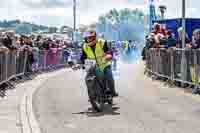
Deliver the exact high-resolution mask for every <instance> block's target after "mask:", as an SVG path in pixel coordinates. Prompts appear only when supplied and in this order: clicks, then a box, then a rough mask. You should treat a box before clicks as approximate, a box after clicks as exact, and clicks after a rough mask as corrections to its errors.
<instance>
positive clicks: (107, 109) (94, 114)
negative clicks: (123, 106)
mask: <svg viewBox="0 0 200 133" xmlns="http://www.w3.org/2000/svg"><path fill="white" fill-rule="evenodd" d="M119 109H120V108H119V107H110V106H109V105H105V107H104V110H103V112H96V111H95V110H93V109H92V108H88V109H87V110H86V111H83V112H78V113H72V114H75V115H87V116H88V117H102V116H105V115H120V113H119V112H117V111H118V110H119Z"/></svg>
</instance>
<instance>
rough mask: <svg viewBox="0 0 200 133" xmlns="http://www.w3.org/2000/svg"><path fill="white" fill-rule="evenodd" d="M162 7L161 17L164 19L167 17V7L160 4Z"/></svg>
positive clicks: (160, 7)
mask: <svg viewBox="0 0 200 133" xmlns="http://www.w3.org/2000/svg"><path fill="white" fill-rule="evenodd" d="M159 9H160V13H161V18H162V19H164V18H165V12H166V10H167V7H166V6H165V5H160V6H159Z"/></svg>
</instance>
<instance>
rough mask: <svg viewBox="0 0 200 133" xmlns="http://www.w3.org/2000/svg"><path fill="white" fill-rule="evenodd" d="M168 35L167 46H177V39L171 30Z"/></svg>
mask: <svg viewBox="0 0 200 133" xmlns="http://www.w3.org/2000/svg"><path fill="white" fill-rule="evenodd" d="M166 37H167V42H166V48H171V47H176V39H175V38H174V37H173V34H172V31H171V30H168V31H167V33H166Z"/></svg>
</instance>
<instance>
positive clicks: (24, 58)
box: [0, 48, 80, 85]
mask: <svg viewBox="0 0 200 133" xmlns="http://www.w3.org/2000/svg"><path fill="white" fill-rule="evenodd" d="M66 52H67V51H65V50H62V49H51V50H48V51H47V50H42V51H41V50H38V49H37V48H35V49H33V50H32V52H31V53H30V52H26V51H9V52H0V85H1V84H3V83H6V82H8V81H10V80H11V79H12V78H14V77H18V76H23V75H25V74H26V73H32V72H37V71H44V70H47V69H54V68H58V67H62V66H65V65H66V64H67V58H68V55H67V54H66ZM78 52H80V51H77V50H76V51H75V52H74V53H75V54H79V53H78ZM79 55H80V54H79Z"/></svg>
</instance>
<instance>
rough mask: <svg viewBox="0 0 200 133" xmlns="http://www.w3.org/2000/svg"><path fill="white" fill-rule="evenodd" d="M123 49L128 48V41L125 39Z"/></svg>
mask: <svg viewBox="0 0 200 133" xmlns="http://www.w3.org/2000/svg"><path fill="white" fill-rule="evenodd" d="M124 49H128V41H125V44H124Z"/></svg>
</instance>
